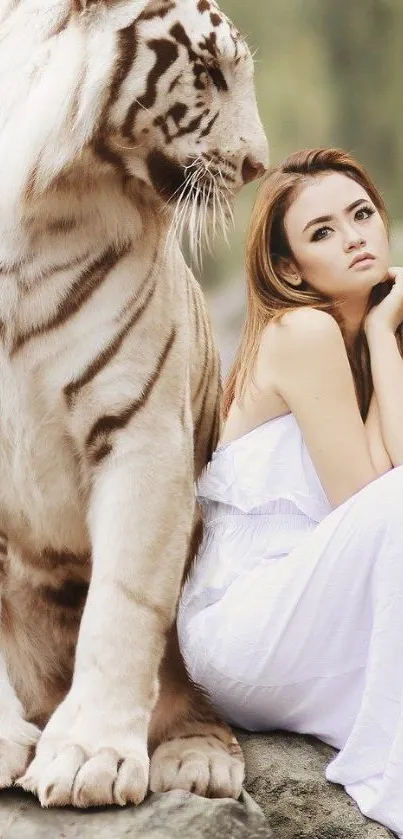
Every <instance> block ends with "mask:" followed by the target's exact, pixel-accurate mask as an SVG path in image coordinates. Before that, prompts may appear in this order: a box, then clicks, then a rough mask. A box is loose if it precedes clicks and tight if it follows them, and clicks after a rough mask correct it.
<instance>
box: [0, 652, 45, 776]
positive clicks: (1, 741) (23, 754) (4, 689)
mask: <svg viewBox="0 0 403 839" xmlns="http://www.w3.org/2000/svg"><path fill="white" fill-rule="evenodd" d="M39 735H40V730H39V728H37V727H36V726H35V725H32V723H30V722H27V721H26V720H25V719H24V711H23V707H22V705H21V702H20V701H19V699H18V697H17V696H16V694H15V691H14V689H13V687H12V685H11V684H10V681H9V677H8V673H7V668H6V664H5V661H4V659H3V656H2V655H1V653H0V789H5V788H6V787H11V786H12V785H13V784H14V781H15V780H16V778H18V776H19V775H21V773H22V772H24V771H25V769H26V767H27V764H28V763H29V760H30V757H31V753H32V749H33V748H34V746H35V744H36V742H37V740H38V737H39Z"/></svg>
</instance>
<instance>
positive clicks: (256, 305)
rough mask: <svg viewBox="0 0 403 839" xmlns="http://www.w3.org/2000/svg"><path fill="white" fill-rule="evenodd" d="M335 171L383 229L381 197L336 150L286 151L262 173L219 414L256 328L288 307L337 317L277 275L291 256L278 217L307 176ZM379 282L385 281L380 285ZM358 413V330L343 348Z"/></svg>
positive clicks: (364, 407)
mask: <svg viewBox="0 0 403 839" xmlns="http://www.w3.org/2000/svg"><path fill="white" fill-rule="evenodd" d="M331 172H341V173H342V174H344V175H346V176H347V177H349V178H352V180H354V181H357V183H359V184H360V186H362V187H363V189H365V190H366V192H367V193H368V195H369V197H370V198H371V200H372V201H373V203H374V205H375V207H376V208H377V210H378V212H379V213H380V215H381V217H382V219H383V221H384V224H385V226H386V229H387V230H388V226H389V225H388V216H387V211H386V207H385V204H384V202H383V200H382V197H381V195H380V194H379V192H378V190H377V189H376V187H375V185H374V184H373V182H372V180H371V178H370V177H369V175H368V173H367V172H366V171H365V169H364V167H363V166H361V165H360V164H359V163H357V162H356V160H354V158H353V157H351V155H349V154H348V153H347V152H345V151H343V150H342V149H332V148H324V149H307V150H304V151H299V152H296V153H295V154H292V155H290V157H288V158H287V159H286V160H284V161H283V162H282V163H280V164H278V165H277V166H274V167H272V168H271V169H270V170H269V172H268V173H267V175H266V176H265V178H264V180H263V183H262V185H261V187H260V189H259V193H258V196H257V199H256V202H255V206H254V208H253V212H252V216H251V220H250V224H249V230H248V234H247V242H246V270H247V297H246V318H245V324H244V328H243V334H242V338H241V342H240V346H239V349H238V352H237V355H236V357H235V361H234V363H233V366H232V369H231V371H230V373H229V376H228V378H227V381H226V383H225V387H224V413H225V415H227V414H228V411H229V409H230V406H231V404H232V402H233V400H234V399H241V397H242V395H243V394H244V392H245V387H246V386H247V384H248V383H249V382H250V381H251V380H253V370H254V366H255V362H256V357H257V353H258V349H259V344H260V339H261V335H262V331H263V329H264V328H265V326H267V324H268V323H269V321H271V320H274V319H278V318H279V317H281V316H282V315H283V314H285V313H286V312H288V311H290V310H291V309H296V308H299V307H300V306H312V307H314V308H316V309H323V310H325V311H328V312H330V313H331V314H333V316H334V317H337V315H336V312H335V311H334V308H335V307H334V303H332V301H331V300H330V299H329V298H327V297H326V296H325V295H323V294H321V293H319V292H317V291H315V290H314V289H313V288H311V287H310V286H309V285H308V283H306V282H305V281H303V282H302V284H301V285H299V286H298V287H294V286H291V285H290V284H289V283H288V282H287V280H286V279H285V277H284V276H283V274H282V267H283V266H284V264H285V262H284V261H285V260H290V259H291V260H292V253H291V249H290V246H289V243H288V240H287V235H286V232H285V227H284V217H285V214H286V212H287V210H288V208H289V207H290V206H291V204H292V203H293V201H294V200H295V198H296V197H297V195H298V193H299V191H300V190H301V188H302V187H303V186H304V185H306V181H307V179H308V178H312V177H317V176H318V175H323V174H325V173H331ZM382 285H383V286H384V285H385V284H382ZM387 290H388V289H385V287H383V288H382V287H380V286H379V287H376V288H375V289H373V292H372V295H371V298H370V306H372V305H374V304H375V303H377V302H379V301H380V300H381V299H382V297H383V296H384V295H385V293H386V291H387ZM348 355H349V361H350V365H351V369H352V372H353V376H354V382H355V387H356V392H357V399H358V404H359V408H360V411H361V415H362V416H363V417H364V418H365V417H366V415H367V413H368V408H369V403H370V399H371V395H372V391H373V384H372V377H371V368H370V359H369V351H368V344H367V341H366V338H365V334H364V332H363V331H362V333H360V334H359V336H358V338H357V341H356V343H355V346H354V347H353V348H352V349H350V350H349V351H348Z"/></svg>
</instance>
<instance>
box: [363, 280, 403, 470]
mask: <svg viewBox="0 0 403 839" xmlns="http://www.w3.org/2000/svg"><path fill="white" fill-rule="evenodd" d="M390 276H391V277H392V278H393V279H394V285H393V287H392V289H391V291H390V292H389V294H388V295H387V296H386V297H385V298H384V300H382V302H381V303H379V305H378V306H375V307H374V308H373V309H371V311H370V312H369V314H368V316H367V319H366V322H365V332H366V336H367V340H368V346H369V353H370V357H371V370H372V379H373V383H374V391H375V394H376V399H377V403H378V407H379V416H380V423H381V429H382V437H383V440H384V443H385V446H386V449H387V452H388V454H389V457H390V460H391V462H392V465H393V466H401V465H402V464H403V359H402V357H401V355H400V352H399V348H398V345H397V341H396V337H395V332H396V329H397V328H398V326H399V325H400V323H401V322H402V320H403V270H402V269H401V268H400V269H391V271H390Z"/></svg>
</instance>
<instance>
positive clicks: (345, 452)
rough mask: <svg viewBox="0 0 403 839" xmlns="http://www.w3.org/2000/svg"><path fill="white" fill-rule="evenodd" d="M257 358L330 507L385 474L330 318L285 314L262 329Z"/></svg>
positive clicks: (316, 314) (311, 311)
mask: <svg viewBox="0 0 403 839" xmlns="http://www.w3.org/2000/svg"><path fill="white" fill-rule="evenodd" d="M262 355H263V356H265V358H264V357H263V358H262ZM260 358H261V360H262V361H263V362H265V363H266V366H267V367H266V369H267V368H269V369H270V375H271V380H272V381H274V386H275V388H276V390H277V392H278V394H279V395H280V396H281V397H282V399H283V400H284V402H285V403H286V404H287V406H288V407H289V409H290V411H292V413H293V414H294V415H295V417H296V420H297V422H298V424H299V427H300V429H301V431H302V434H303V437H304V440H305V442H306V445H307V447H308V450H309V452H310V455H311V457H312V461H313V463H314V465H315V468H316V470H317V472H318V475H319V478H320V480H321V483H322V485H323V488H324V490H325V492H326V494H327V496H328V498H329V501H330V503H331V504H333V505H334V506H337V505H338V504H341V503H342V502H343V501H345V500H346V499H347V498H350V497H351V496H352V495H354V493H355V492H358V490H360V489H362V487H364V486H366V485H367V484H369V483H370V482H371V481H373V480H375V479H376V478H377V477H379V475H381V474H383V472H384V471H386V469H385V468H384V464H382V466H381V465H380V464H379V463H377V462H376V458H375V456H374V455H372V454H371V447H370V442H369V436H368V434H367V431H368V429H366V428H365V425H364V423H363V421H362V418H361V415H360V412H359V408H358V404H357V398H356V394H355V389H354V382H353V376H352V372H351V369H350V364H349V361H348V357H347V352H346V348H345V344H344V340H343V337H342V334H341V331H340V328H339V326H338V324H337V323H336V321H335V320H334V318H333V317H332V316H331V315H329V314H327V313H326V312H321V311H318V310H316V309H308V308H307V309H298V310H295V311H293V312H290V313H288V314H287V315H284V317H283V318H282V319H281V321H280V322H279V323H275V324H271V325H270V326H269V327H268V328H267V329H266V331H265V334H264V336H263V339H262V344H261V348H260ZM260 366H261V365H260ZM373 457H374V459H373Z"/></svg>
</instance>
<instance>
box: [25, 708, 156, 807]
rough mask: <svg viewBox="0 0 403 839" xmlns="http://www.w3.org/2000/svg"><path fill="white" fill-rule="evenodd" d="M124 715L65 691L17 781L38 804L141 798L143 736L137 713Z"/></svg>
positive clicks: (121, 801) (97, 804)
mask: <svg viewBox="0 0 403 839" xmlns="http://www.w3.org/2000/svg"><path fill="white" fill-rule="evenodd" d="M139 713H140V711H139ZM124 718H125V715H124V713H123V711H122V713H119V710H116V712H115V713H111V714H109V713H107V712H106V710H105V709H103V708H100V707H98V708H96V707H92V706H91V707H88V708H85V707H84V706H83V705H80V703H77V702H73V701H70V700H69V697H66V699H65V700H64V702H63V703H62V704H61V705H60V706H59V708H57V709H56V711H55V713H54V714H53V716H52V717H51V719H50V720H49V722H48V725H47V726H46V728H45V729H44V731H43V734H42V736H41V738H40V740H39V743H38V746H37V750H36V755H35V758H34V760H33V761H32V763H31V764H30V765H29V766H28V769H27V770H26V772H25V774H24V776H23V777H22V778H19V780H18V782H17V783H18V785H19V786H21V787H22V788H23V789H25V790H26V791H27V792H32V793H33V794H34V795H36V796H37V797H38V798H39V801H40V803H41V805H42V807H67V806H73V807H80V808H83V807H101V806H105V805H108V804H118V805H121V806H124V805H125V804H140V802H141V801H143V799H144V798H145V795H146V793H147V789H148V775H149V758H148V754H147V742H146V736H143V732H142V731H139V730H138V731H136V722H135V718H136V715H135V714H133V713H130V720H129V715H126V720H127V722H126V725H122V722H121V720H122V719H124ZM138 718H139V714H137V719H138Z"/></svg>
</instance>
